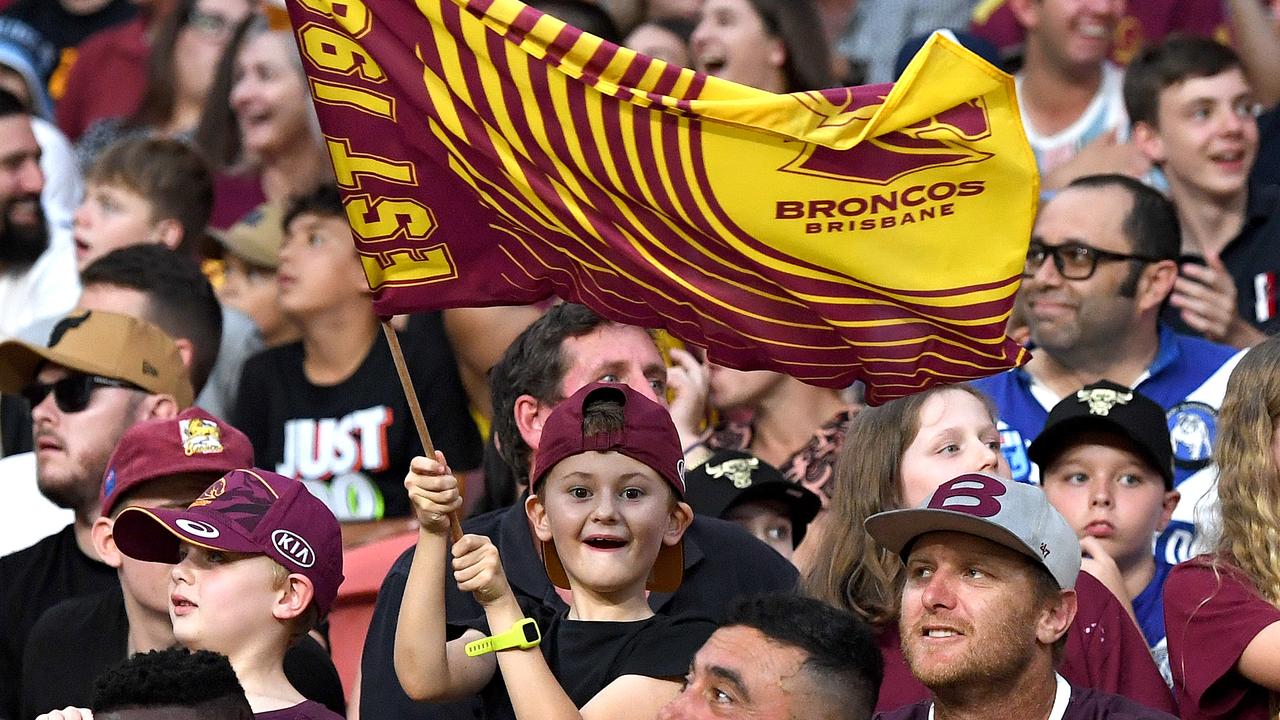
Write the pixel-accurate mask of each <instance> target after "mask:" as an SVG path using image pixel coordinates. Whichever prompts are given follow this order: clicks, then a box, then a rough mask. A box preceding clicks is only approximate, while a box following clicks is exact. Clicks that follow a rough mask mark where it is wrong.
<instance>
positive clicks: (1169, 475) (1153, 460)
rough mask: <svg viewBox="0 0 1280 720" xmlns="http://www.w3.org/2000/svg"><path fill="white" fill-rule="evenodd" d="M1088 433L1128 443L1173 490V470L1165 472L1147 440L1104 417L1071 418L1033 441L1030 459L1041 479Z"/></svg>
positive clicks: (1028, 449) (1028, 450)
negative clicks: (1071, 444) (1075, 437)
mask: <svg viewBox="0 0 1280 720" xmlns="http://www.w3.org/2000/svg"><path fill="white" fill-rule="evenodd" d="M1087 430H1097V431H1102V432H1106V433H1111V434H1114V435H1119V436H1120V437H1122V438H1124V439H1126V440H1128V441H1129V443H1130V444H1131V445H1132V446H1133V449H1134V450H1135V451H1137V453H1138V454H1139V455H1141V456H1142V457H1143V458H1144V459H1145V460H1146V461H1147V464H1148V465H1150V466H1151V467H1152V468H1154V469H1155V470H1156V472H1158V473H1159V474H1160V477H1162V478H1164V481H1165V486H1166V488H1168V489H1170V490H1172V489H1173V468H1172V467H1167V468H1163V469H1162V468H1161V464H1160V458H1158V457H1156V456H1155V455H1153V454H1152V453H1151V451H1150V450H1148V449H1147V445H1146V443H1145V442H1144V441H1143V438H1140V437H1138V436H1137V435H1135V434H1134V433H1133V432H1131V431H1130V430H1129V428H1127V427H1125V426H1124V425H1122V424H1120V423H1118V422H1116V421H1115V420H1111V419H1109V418H1107V417H1104V416H1101V415H1081V416H1079V417H1073V418H1067V419H1065V420H1063V421H1062V422H1059V423H1057V424H1055V425H1054V426H1053V427H1050V428H1047V429H1045V430H1042V431H1041V432H1040V434H1039V435H1037V436H1036V439H1035V440H1032V441H1031V445H1029V446H1027V457H1028V458H1030V459H1031V462H1033V463H1035V464H1036V465H1039V466H1040V475H1041V478H1043V477H1044V472H1045V470H1046V469H1047V466H1048V463H1049V462H1050V461H1051V460H1053V458H1056V457H1057V456H1058V455H1059V454H1061V452H1062V449H1063V447H1064V446H1065V445H1066V443H1067V441H1068V440H1069V439H1070V438H1071V436H1072V435H1076V434H1078V433H1080V432H1084V431H1087Z"/></svg>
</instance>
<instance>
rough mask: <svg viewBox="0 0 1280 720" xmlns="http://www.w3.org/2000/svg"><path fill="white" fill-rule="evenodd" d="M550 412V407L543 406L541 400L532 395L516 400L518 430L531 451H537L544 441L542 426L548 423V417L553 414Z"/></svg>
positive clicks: (515, 411)
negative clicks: (539, 443)
mask: <svg viewBox="0 0 1280 720" xmlns="http://www.w3.org/2000/svg"><path fill="white" fill-rule="evenodd" d="M550 410H551V408H550V406H547V405H543V404H542V401H541V400H538V399H537V398H535V397H534V396H532V395H521V396H520V397H518V398H516V403H515V408H514V410H513V412H514V413H515V416H516V428H517V429H518V430H519V431H520V437H521V438H523V439H524V443H525V444H526V445H528V446H529V449H530V450H536V449H537V447H538V442H539V441H540V440H542V424H543V423H545V422H546V421H547V416H548V415H550V414H551V413H550Z"/></svg>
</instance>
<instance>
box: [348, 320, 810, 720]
mask: <svg viewBox="0 0 1280 720" xmlns="http://www.w3.org/2000/svg"><path fill="white" fill-rule="evenodd" d="M492 380H493V392H494V410H493V412H494V437H495V438H496V440H497V441H498V445H499V447H500V448H501V450H502V452H503V458H504V459H505V460H506V461H507V462H508V464H510V465H511V466H512V470H513V471H515V472H516V473H517V474H518V475H519V477H521V478H527V477H528V473H529V468H530V457H531V455H532V452H533V450H532V449H536V448H537V447H538V445H539V439H540V435H541V429H542V427H543V424H544V423H545V421H546V417H547V415H549V414H550V412H551V409H552V408H553V407H554V406H555V404H556V403H557V402H559V401H560V400H561V399H563V398H565V397H567V396H569V395H572V394H573V393H574V392H575V391H576V390H578V389H579V388H581V387H582V386H583V385H586V384H588V383H590V382H594V381H607V382H623V383H625V384H626V385H629V386H630V387H631V388H632V389H634V390H637V391H639V392H641V393H644V394H645V395H646V396H647V397H651V398H653V399H658V400H660V401H661V400H662V399H664V395H665V391H666V367H665V366H664V365H663V363H662V357H661V355H659V354H658V349H657V347H656V346H655V345H654V343H653V339H652V338H651V337H650V336H649V334H648V333H647V332H645V331H644V330H643V329H641V328H637V327H631V326H626V325H619V324H616V323H612V322H609V321H606V320H604V319H602V318H601V317H599V316H598V315H596V314H595V313H594V312H592V311H591V310H589V309H587V308H585V307H583V306H581V305H574V304H569V303H565V304H561V305H556V306H554V307H552V308H551V309H550V310H548V311H547V313H546V314H545V315H543V316H542V318H540V319H539V320H537V321H536V322H534V323H533V324H532V325H530V326H529V328H528V329H527V330H526V331H525V332H524V333H522V334H521V335H520V337H518V338H517V339H516V341H515V342H514V343H512V345H511V347H510V348H509V349H508V350H507V353H506V355H505V356H504V357H503V360H502V362H500V363H499V364H498V365H497V366H495V367H494V370H493V373H492ZM682 402H683V401H682V400H681V399H680V398H679V397H677V398H676V400H675V410H674V411H673V412H672V419H673V420H677V430H678V429H679V427H680V426H679V422H678V418H681V417H685V416H686V415H685V414H684V413H683V412H682V410H681V408H683V407H684V406H683V405H681V403H682ZM683 437H684V435H682V438H683ZM462 528H463V530H464V531H465V532H468V533H472V534H476V535H485V536H487V537H488V538H489V539H490V540H492V541H493V543H494V544H495V545H496V546H497V547H498V551H499V554H500V556H501V559H502V564H503V566H504V567H505V568H507V569H508V571H509V574H508V575H507V581H508V582H509V583H510V584H511V588H512V590H513V592H514V593H515V594H516V597H517V599H518V600H519V602H520V604H521V607H523V608H525V609H526V610H529V611H532V610H533V609H534V608H545V610H543V612H563V611H564V610H566V609H568V605H566V604H565V602H564V600H563V599H561V597H560V596H559V595H558V594H557V593H556V591H555V588H554V586H553V585H552V584H551V582H550V580H549V579H548V578H547V575H546V573H544V572H543V571H542V570H541V569H540V568H541V567H542V561H541V559H540V558H539V555H538V551H537V548H536V546H535V544H534V538H533V536H532V532H531V529H530V527H529V522H528V519H527V517H526V515H525V511H524V505H523V503H520V504H517V505H513V506H511V507H509V508H505V509H503V510H499V511H495V512H491V513H487V514H485V515H481V516H478V517H474V518H471V519H470V520H467V521H465V522H463V524H462ZM413 558H414V553H413V552H412V550H410V551H408V552H406V553H405V554H403V555H401V556H400V558H399V559H398V560H397V561H396V563H395V565H394V566H393V567H392V568H391V571H390V572H389V573H388V574H387V578H386V580H385V581H383V584H382V589H381V590H380V591H379V593H378V604H377V607H376V608H375V609H374V614H373V619H372V622H371V624H370V628H369V633H368V637H367V639H366V641H365V648H364V658H363V662H362V673H363V678H362V687H363V688H364V691H363V692H362V693H361V708H360V712H361V715H362V716H364V717H369V718H375V717H397V718H406V719H415V718H427V717H429V718H433V720H434V719H435V718H450V719H452V718H464V717H465V718H470V717H474V715H473V712H474V709H475V701H474V699H468V700H466V701H463V702H458V703H454V704H452V705H436V706H427V705H422V704H418V703H414V702H413V701H411V700H410V699H409V698H408V696H407V695H405V694H404V692H403V691H402V690H399V683H398V682H397V680H396V678H395V674H394V673H395V668H394V662H393V657H392V656H393V652H392V649H393V642H392V639H393V638H394V637H395V634H396V622H397V617H398V615H399V612H400V605H401V599H402V598H403V596H404V587H405V579H406V577H407V574H408V571H409V566H410V564H411V563H412V562H413ZM794 584H795V569H794V568H793V567H792V566H791V565H790V564H789V563H787V561H786V560H785V559H783V558H782V557H780V556H779V555H778V554H777V553H776V552H774V551H772V550H770V549H768V548H766V547H765V546H764V545H763V544H762V543H759V542H756V541H754V540H753V539H751V536H750V535H749V534H748V533H747V532H746V531H744V530H742V529H740V528H737V527H734V526H733V525H731V524H730V523H726V522H724V521H720V520H715V519H713V518H708V517H697V518H695V519H694V521H693V524H691V525H690V526H689V529H688V531H687V532H686V533H685V535H684V572H683V579H682V581H681V583H680V588H679V589H678V590H677V591H676V592H675V593H665V592H655V593H651V594H650V595H649V603H650V606H651V607H652V608H653V609H654V611H655V612H657V613H659V614H661V615H666V616H673V615H680V614H691V615H701V616H705V617H712V618H713V619H714V618H720V617H722V616H723V614H724V612H725V610H726V609H727V608H728V606H729V605H730V604H731V603H732V602H733V600H734V599H735V598H737V597H739V596H741V595H746V594H751V593H757V592H768V591H772V590H778V591H786V590H790V589H792V588H793V586H794ZM445 602H446V605H445V608H446V619H447V620H448V621H449V622H451V623H457V622H461V621H465V620H467V619H469V618H475V617H478V616H480V615H481V614H482V610H481V609H480V606H479V605H478V604H477V603H476V602H475V600H474V599H472V597H471V596H470V595H467V594H463V593H460V592H458V591H457V589H456V587H455V586H454V585H453V584H452V583H451V582H449V580H448V579H447V578H446V590H445Z"/></svg>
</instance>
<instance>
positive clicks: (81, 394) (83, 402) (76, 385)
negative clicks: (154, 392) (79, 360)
mask: <svg viewBox="0 0 1280 720" xmlns="http://www.w3.org/2000/svg"><path fill="white" fill-rule="evenodd" d="M95 387H118V388H128V389H130V390H142V391H144V392H145V388H141V387H139V386H137V385H135V384H133V383H131V382H128V381H127V380H117V379H115V378H109V377H103V376H101V375H83V374H75V375H68V376H67V377H64V378H62V379H61V380H59V381H57V382H52V383H31V384H30V385H28V386H26V387H25V388H23V390H22V396H23V397H25V398H26V399H27V401H28V402H30V403H31V407H35V406H37V405H39V404H40V403H42V402H44V399H45V398H46V397H49V393H51V392H52V393H53V401H54V402H55V403H57V405H58V409H59V410H61V411H62V412H64V413H78V412H80V411H81V410H84V409H85V408H87V407H89V399H90V396H91V395H92V394H93V389H94V388H95Z"/></svg>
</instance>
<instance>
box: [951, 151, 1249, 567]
mask: <svg viewBox="0 0 1280 720" xmlns="http://www.w3.org/2000/svg"><path fill="white" fill-rule="evenodd" d="M1177 257H1178V221H1177V216H1176V215H1175V213H1174V209H1173V206H1172V205H1171V204H1170V203H1169V201H1168V200H1167V199H1165V197H1164V196H1162V195H1161V194H1160V193H1158V192H1156V191H1155V190H1152V189H1151V188H1149V187H1147V186H1145V185H1143V184H1142V183H1139V182H1138V181H1136V180H1133V179H1131V178H1127V177H1122V176H1118V175H1104V176H1096V177H1087V178H1081V179H1079V180H1076V181H1075V182H1073V183H1072V184H1071V185H1070V186H1069V187H1067V188H1066V189H1064V190H1063V191H1061V192H1059V193H1058V194H1057V195H1056V196H1055V197H1054V198H1053V199H1052V200H1050V201H1049V202H1048V203H1046V204H1045V205H1044V206H1043V207H1042V208H1041V209H1040V213H1039V215H1038V216H1037V217H1036V221H1035V226H1034V228H1033V229H1032V234H1031V246H1030V249H1029V251H1028V253H1027V265H1026V268H1025V269H1024V270H1023V280H1022V288H1021V290H1020V291H1019V294H1018V304H1019V306H1020V308H1021V310H1022V312H1023V314H1024V316H1025V318H1026V321H1027V324H1028V328H1029V329H1030V332H1031V341H1032V343H1033V344H1034V346H1035V348H1036V350H1037V352H1036V353H1035V355H1034V356H1033V357H1032V359H1031V361H1030V362H1029V363H1027V365H1026V366H1025V367H1023V368H1019V369H1017V370H1011V371H1009V372H1005V373H1001V374H999V375H995V376H993V377H988V378H983V379H981V380H978V381H977V382H975V383H974V384H975V386H976V387H978V389H980V390H982V391H983V392H986V393H987V394H988V395H990V396H991V398H992V399H993V400H995V403H996V407H997V408H999V410H1000V420H1001V422H1002V423H1003V424H1002V425H1001V430H1002V433H1001V436H1002V438H1003V440H1004V447H1003V449H1004V452H1005V453H1006V455H1007V456H1008V457H1009V464H1010V466H1011V469H1012V471H1013V479H1014V480H1018V481H1034V480H1035V478H1036V477H1037V474H1036V472H1037V471H1035V470H1034V469H1033V468H1032V466H1031V462H1030V461H1029V460H1028V459H1027V455H1026V445H1027V444H1029V443H1030V442H1031V441H1032V440H1034V439H1035V437H1036V435H1038V434H1039V433H1040V429H1041V428H1042V427H1044V422H1045V418H1046V417H1048V414H1049V409H1050V408H1052V407H1053V406H1054V405H1056V404H1057V403H1058V402H1059V401H1060V400H1062V399H1063V398H1064V397H1067V396H1068V395H1071V394H1073V393H1075V392H1076V391H1077V390H1079V389H1080V388H1081V387H1082V386H1084V385H1086V384H1088V383H1093V382H1097V381H1099V380H1102V379H1107V380H1111V381H1112V382H1115V383H1119V384H1120V385H1124V386H1126V387H1132V388H1133V389H1134V390H1137V391H1138V392H1141V393H1142V394H1143V395H1146V396H1147V397H1149V398H1151V399H1152V400H1154V401H1156V403H1158V404H1159V405H1160V407H1162V408H1164V410H1165V413H1166V416H1167V417H1168V427H1169V432H1170V436H1171V438H1172V440H1173V443H1174V445H1173V448H1174V453H1173V458H1174V463H1175V468H1176V472H1175V474H1174V489H1176V490H1178V491H1179V492H1180V493H1181V496H1182V499H1181V500H1180V501H1179V503H1178V507H1177V508H1176V509H1175V510H1174V514H1173V520H1172V522H1170V523H1169V527H1167V528H1166V529H1165V531H1164V533H1163V534H1162V535H1161V536H1160V539H1159V540H1158V541H1157V543H1156V559H1157V561H1158V562H1165V563H1168V564H1173V563H1176V562H1179V561H1181V560H1183V559H1185V558H1186V557H1187V556H1188V554H1189V552H1190V550H1191V547H1192V545H1193V543H1195V542H1196V536H1197V526H1198V523H1197V522H1196V521H1195V518H1194V517H1193V513H1192V511H1193V508H1195V507H1196V504H1197V503H1198V502H1200V499H1201V498H1203V497H1205V496H1206V494H1210V495H1211V493H1212V491H1211V487H1212V483H1213V475H1214V472H1215V471H1214V469H1213V453H1212V443H1213V436H1214V430H1215V425H1216V421H1217V408H1218V405H1219V404H1220V403H1221V401H1222V392H1223V389H1224V387H1225V385H1226V379H1227V375H1228V374H1229V373H1230V372H1231V368H1232V367H1234V366H1235V362H1236V360H1238V358H1239V353H1237V351H1236V350H1235V349H1233V348H1229V347H1226V346H1223V345H1217V344H1215V343H1211V342H1207V341H1205V340H1201V339H1199V338H1191V337H1186V336H1183V335H1178V334H1176V333H1175V332H1173V331H1172V330H1171V329H1170V328H1168V327H1167V326H1164V325H1162V324H1161V323H1160V308H1161V306H1162V305H1163V304H1164V303H1165V301H1166V299H1167V298H1168V297H1169V294H1170V292H1171V291H1172V290H1173V285H1174V281H1175V279H1176V276H1177V269H1178V266H1177V262H1176V260H1177ZM1040 470H1041V471H1043V468H1041V469H1040Z"/></svg>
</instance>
